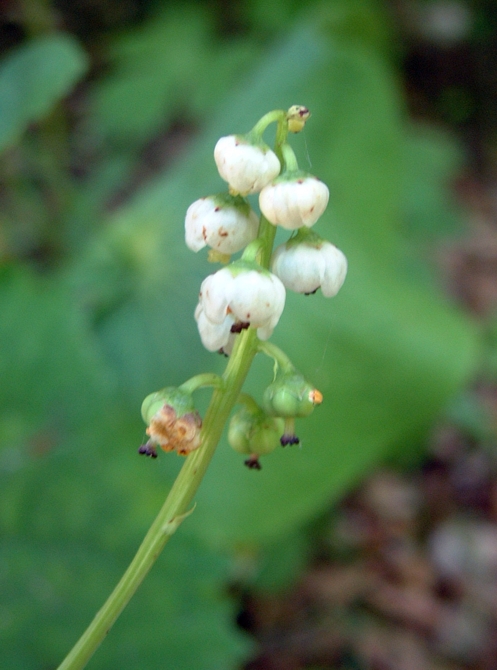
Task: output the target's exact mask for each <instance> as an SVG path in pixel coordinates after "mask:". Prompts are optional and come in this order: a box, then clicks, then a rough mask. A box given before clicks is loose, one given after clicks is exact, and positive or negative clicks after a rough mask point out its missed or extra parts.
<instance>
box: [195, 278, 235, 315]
mask: <svg viewBox="0 0 497 670" xmlns="http://www.w3.org/2000/svg"><path fill="white" fill-rule="evenodd" d="M232 284H233V276H232V274H231V272H230V271H229V270H227V269H226V268H223V269H222V270H219V271H218V272H216V273H215V274H213V275H209V276H208V277H206V278H205V279H204V281H203V282H202V285H201V287H200V302H201V304H202V307H203V309H204V311H205V314H206V316H207V318H208V319H209V321H212V322H213V323H218V324H220V323H222V322H223V321H224V319H225V318H226V315H227V314H228V305H229V302H230V298H231V286H232Z"/></svg>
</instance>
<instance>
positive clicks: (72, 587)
mask: <svg viewBox="0 0 497 670" xmlns="http://www.w3.org/2000/svg"><path fill="white" fill-rule="evenodd" d="M130 549H131V548H130V547H127V550H126V551H125V552H120V553H119V554H116V553H112V552H111V551H109V550H106V551H105V552H103V551H99V550H97V549H95V548H94V547H92V546H88V545H87V544H83V543H73V544H71V545H70V546H68V545H65V544H63V543H61V542H60V541H59V542H56V543H43V544H41V545H40V544H38V545H36V546H34V545H33V540H31V541H26V540H25V539H17V540H10V541H6V542H4V543H3V545H2V548H1V549H0V564H1V566H2V568H1V570H0V588H1V590H2V606H1V607H0V612H1V613H2V625H1V626H0V644H1V647H2V664H3V666H4V667H5V668H9V670H16V669H17V668H18V669H19V670H21V669H22V670H30V669H33V670H34V669H35V668H49V667H56V666H57V665H58V663H60V662H61V661H62V659H63V658H64V656H65V655H66V653H67V652H68V650H69V649H70V648H71V646H72V645H73V644H74V643H75V642H76V640H77V639H78V637H79V636H80V635H81V633H82V632H83V630H84V629H85V628H86V626H87V625H88V623H89V621H90V620H91V618H92V616H93V615H94V613H95V611H96V610H97V609H98V607H100V605H101V604H102V597H103V594H107V593H110V591H111V590H112V588H113V587H114V585H115V584H116V582H117V581H118V579H119V578H120V576H121V574H122V572H123V571H124V569H125V568H126V561H127V560H129V559H130V558H131V553H130ZM225 562H226V561H225V560H224V559H223V558H222V557H220V556H216V555H213V554H209V553H207V552H206V550H205V549H202V548H201V547H198V546H197V545H194V544H192V543H189V542H186V541H185V539H184V538H175V541H174V543H171V546H170V548H169V547H168V550H167V555H165V556H164V557H163V558H162V559H161V560H160V561H159V562H158V564H157V565H156V566H155V567H154V570H153V571H152V572H151V573H150V575H149V576H148V577H147V580H146V581H145V583H144V584H143V585H142V587H141V589H140V591H139V592H138V593H137V595H136V596H135V598H134V599H133V601H132V602H131V604H130V605H129V606H128V608H127V609H126V610H125V612H124V613H123V614H122V615H121V617H120V619H119V620H118V621H117V623H116V624H115V626H114V628H113V630H112V637H111V639H110V640H106V641H104V643H103V644H102V646H101V647H100V648H99V650H98V651H97V653H96V654H95V656H94V657H93V658H92V659H91V661H90V663H89V664H88V667H89V668H92V669H94V670H97V669H99V668H100V669H102V670H104V669H107V670H108V669H109V668H121V669H122V670H124V669H125V668H137V667H139V668H140V670H159V669H161V668H164V667H166V666H167V667H171V668H175V669H176V668H177V669H178V670H179V669H180V668H184V669H185V670H186V669H187V668H198V670H222V669H225V670H229V669H230V668H233V667H235V666H236V664H237V661H239V660H241V657H242V655H243V654H246V653H247V651H248V649H249V643H248V640H245V639H243V638H242V636H241V634H239V633H237V632H236V631H235V629H234V624H233V623H232V622H233V621H234V613H233V612H232V608H231V606H230V604H229V603H228V601H227V599H226V597H223V596H222V592H221V588H220V586H219V584H220V579H221V578H222V575H223V574H224V573H225V571H226V566H225ZM27 631H30V633H29V640H30V643H29V644H26V637H25V636H26V632H27Z"/></svg>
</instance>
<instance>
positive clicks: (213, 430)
mask: <svg viewBox="0 0 497 670" xmlns="http://www.w3.org/2000/svg"><path fill="white" fill-rule="evenodd" d="M256 352H257V335H256V331H255V330H254V329H253V328H249V329H248V330H246V331H244V332H243V333H242V334H241V335H240V336H239V338H238V341H237V343H236V346H235V349H234V350H233V353H232V355H231V357H230V360H229V362H228V365H227V367H226V370H225V372H224V374H223V381H224V383H223V388H219V389H216V390H215V391H214V393H213V395H212V400H211V403H210V405H209V409H208V410H207V413H206V416H205V421H204V426H203V429H202V431H203V432H202V445H201V447H200V448H199V449H198V450H197V451H195V452H193V453H192V454H191V455H190V456H188V458H187V459H186V462H185V464H184V465H183V467H182V469H181V471H180V473H179V475H178V477H177V478H176V481H175V482H174V484H173V487H172V488H171V490H170V492H169V495H168V496H167V498H166V501H165V503H164V505H163V506H162V509H161V510H160V512H159V514H158V515H157V517H156V519H155V521H154V522H153V524H152V525H151V527H150V528H149V530H148V532H147V534H146V536H145V538H144V540H143V542H142V544H141V545H140V547H139V549H138V551H137V553H136V555H135V557H134V558H133V560H132V562H131V563H130V565H129V567H128V569H127V570H126V572H125V573H124V575H123V576H122V578H121V580H120V582H119V583H118V584H117V586H116V588H115V589H114V591H113V592H112V593H111V595H110V596H109V598H108V599H107V601H106V603H105V604H104V606H103V607H102V609H100V610H99V612H98V613H97V614H96V616H95V618H94V619H93V621H92V622H91V624H90V625H89V627H88V628H87V630H86V631H85V632H84V633H83V635H82V636H81V638H80V639H79V641H78V642H77V643H76V645H75V646H74V647H73V649H72V650H71V651H70V653H69V654H68V656H67V657H66V658H65V659H64V661H63V662H62V664H61V665H60V666H59V670H79V669H81V668H84V667H85V665H86V664H87V663H88V661H89V660H90V658H91V656H92V655H93V653H94V652H95V651H96V649H97V648H98V646H99V645H100V644H101V642H102V641H103V640H104V638H105V636H106V635H107V633H108V632H109V630H110V628H111V626H112V624H113V623H114V621H115V620H116V619H117V617H118V616H119V614H120V613H121V612H122V610H123V609H124V607H125V606H126V605H127V603H128V602H129V600H130V599H131V598H132V596H133V595H134V593H135V591H136V590H137V588H138V587H139V586H140V584H141V583H142V581H143V580H144V578H145V577H146V575H147V574H148V572H149V570H150V568H151V567H152V565H153V564H154V563H155V561H156V559H157V558H158V556H159V554H160V553H161V551H162V549H163V548H164V546H165V544H166V542H167V541H168V540H169V538H170V537H171V535H173V534H174V532H175V531H176V529H177V528H178V526H179V525H180V524H181V522H182V520H183V519H184V518H185V516H186V515H187V514H188V511H189V509H190V506H191V504H192V500H193V498H194V496H195V493H196V492H197V489H198V487H199V485H200V482H201V481H202V478H203V476H204V474H205V471H206V470H207V466H208V465H209V463H210V461H211V459H212V456H213V455H214V451H215V449H216V446H217V444H218V442H219V439H220V438H221V434H222V432H223V428H224V425H225V424H226V421H227V420H228V417H229V414H230V412H231V409H232V408H233V406H234V404H235V402H236V400H237V398H238V395H239V393H240V390H241V387H242V384H243V382H244V380H245V377H246V376H247V373H248V371H249V368H250V365H251V363H252V359H253V357H254V355H255V353H256Z"/></svg>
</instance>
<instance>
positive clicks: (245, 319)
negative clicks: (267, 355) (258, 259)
mask: <svg viewBox="0 0 497 670" xmlns="http://www.w3.org/2000/svg"><path fill="white" fill-rule="evenodd" d="M284 306H285V287H284V286H283V284H282V283H281V281H280V280H279V279H278V277H276V276H275V275H273V274H271V273H270V272H268V271H267V270H263V268H261V267H260V266H258V265H256V264H255V263H249V262H247V261H236V262H235V263H231V264H230V265H228V266H227V267H225V268H222V269H221V270H218V272H216V273H214V274H212V275H209V276H208V277H206V279H204V281H203V282H202V286H201V287H200V296H199V303H198V305H197V308H196V310H195V319H196V320H197V324H198V328H199V333H200V337H201V339H202V343H203V344H204V346H205V347H206V349H208V350H209V351H216V350H217V349H220V348H223V347H224V346H225V345H226V344H227V343H228V340H229V339H230V333H232V332H235V330H236V328H235V330H234V329H233V326H235V324H236V323H238V322H241V323H242V324H245V325H250V326H252V327H254V328H257V334H258V336H259V338H260V339H261V340H267V339H268V338H269V337H270V336H271V334H272V332H273V330H274V327H275V326H276V324H277V323H278V320H279V318H280V316H281V313H282V312H283V307H284Z"/></svg>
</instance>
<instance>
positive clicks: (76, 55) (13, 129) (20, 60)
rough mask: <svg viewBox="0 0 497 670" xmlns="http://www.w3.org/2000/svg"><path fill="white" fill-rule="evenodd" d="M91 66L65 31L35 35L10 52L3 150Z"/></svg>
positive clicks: (0, 69)
mask: <svg viewBox="0 0 497 670" xmlns="http://www.w3.org/2000/svg"><path fill="white" fill-rule="evenodd" d="M87 68H88V60H87V57H86V54H85V52H84V51H83V49H82V48H81V47H80V46H79V44H78V42H77V41H76V40H75V39H74V38H73V37H71V36H70V35H66V34H62V33H60V34H54V35H47V36H44V37H38V38H35V39H32V40H31V41H29V42H27V43H26V44H23V45H22V46H20V47H18V48H17V49H16V50H15V51H12V52H11V53H9V54H8V55H7V57H6V58H5V59H4V61H3V62H2V64H1V65H0V151H3V150H4V149H5V148H6V147H8V146H10V145H11V144H13V143H14V142H16V141H17V140H18V139H19V136H20V135H21V134H22V133H23V132H24V130H25V129H26V128H27V126H28V125H29V124H30V123H33V122H35V121H39V120H40V119H42V118H43V117H44V116H45V115H46V114H48V113H49V112H50V110H51V109H52V108H53V107H54V105H55V104H56V103H57V102H59V100H60V99H61V98H63V97H64V96H65V95H67V94H68V93H69V92H70V91H71V89H72V88H73V86H74V85H75V84H76V83H77V82H78V81H79V79H80V78H81V77H82V76H83V75H84V74H85V72H86V70H87Z"/></svg>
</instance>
